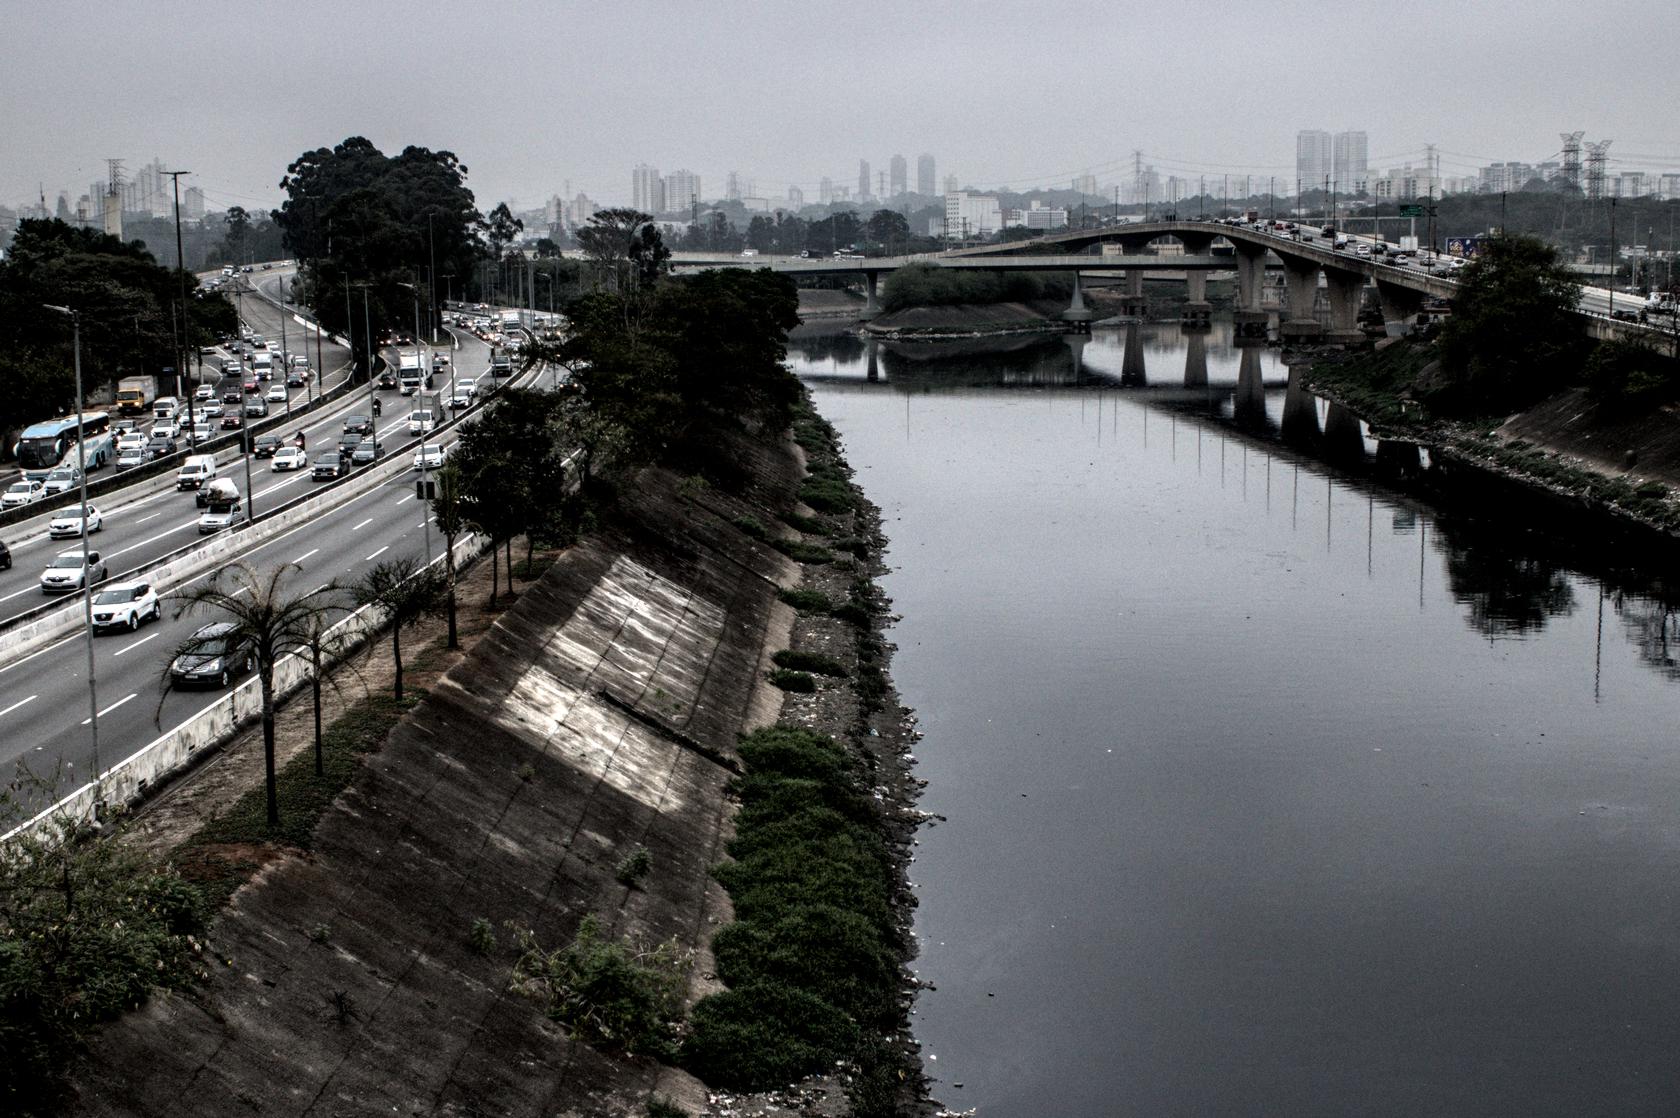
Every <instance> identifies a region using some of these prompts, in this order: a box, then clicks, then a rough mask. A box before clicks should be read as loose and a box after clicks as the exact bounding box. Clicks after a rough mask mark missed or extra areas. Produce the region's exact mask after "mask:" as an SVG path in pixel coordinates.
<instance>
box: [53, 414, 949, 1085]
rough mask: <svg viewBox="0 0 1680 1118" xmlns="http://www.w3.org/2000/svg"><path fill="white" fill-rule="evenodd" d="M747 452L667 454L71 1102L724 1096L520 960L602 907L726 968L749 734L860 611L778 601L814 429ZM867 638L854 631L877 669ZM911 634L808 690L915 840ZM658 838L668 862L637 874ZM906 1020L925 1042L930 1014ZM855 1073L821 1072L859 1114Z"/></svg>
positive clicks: (641, 936)
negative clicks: (203, 976)
mask: <svg viewBox="0 0 1680 1118" xmlns="http://www.w3.org/2000/svg"><path fill="white" fill-rule="evenodd" d="M733 450H734V454H733V457H734V458H735V460H736V461H737V462H738V463H739V465H740V467H741V469H742V473H743V475H744V478H745V485H744V487H742V488H740V489H738V490H736V491H732V492H725V491H723V490H721V489H718V488H714V487H711V486H708V485H705V484H704V483H698V482H697V479H693V478H682V477H677V476H675V475H671V474H669V473H664V472H652V473H650V474H648V475H645V476H644V478H643V479H641V480H640V482H639V483H638V484H637V486H636V487H635V489H634V491H632V492H628V493H626V494H624V502H623V506H624V508H623V512H622V514H621V515H618V516H616V517H614V518H613V519H612V520H611V521H610V522H608V523H605V524H604V525H602V527H601V528H600V530H599V531H598V532H596V533H595V534H594V535H592V536H590V537H589V538H587V539H585V540H584V541H582V542H580V543H579V544H578V545H577V546H575V547H573V548H571V549H569V550H568V551H566V552H564V553H562V554H561V555H560V556H559V557H558V558H557V559H556V561H555V563H554V565H553V566H552V567H551V568H550V569H549V570H548V571H547V572H546V573H545V574H544V575H543V577H542V578H541V579H540V580H538V581H536V582H534V583H532V584H531V585H530V586H529V587H527V588H526V589H525V590H524V592H523V593H522V594H521V596H520V598H519V600H518V602H517V603H516V604H515V605H514V606H513V607H512V608H511V609H510V610H508V611H507V612H506V613H505V614H504V615H502V617H501V618H500V619H498V620H497V621H496V623H495V624H494V626H493V627H492V628H491V630H490V631H489V632H488V633H486V634H485V635H484V637H483V638H482V639H481V640H480V642H479V644H478V645H477V646H476V647H475V648H474V649H472V650H471V652H470V653H468V654H467V655H466V656H465V657H463V658H462V659H461V660H460V662H458V663H456V664H455V665H454V666H453V667H452V668H451V669H450V670H449V671H448V672H447V673H446V674H445V675H444V676H443V677H442V678H441V679H440V680H439V681H437V683H436V684H435V685H434V686H433V687H432V688H431V689H430V691H429V693H428V694H427V696H426V698H425V699H424V701H423V702H422V703H421V704H420V705H419V706H418V707H416V708H415V709H414V710H413V711H412V712H411V713H410V714H409V715H408V716H407V717H405V718H404V719H403V720H402V721H401V722H400V723H399V724H398V725H397V726H396V728H395V729H394V730H393V731H392V732H391V733H390V735H389V736H388V737H387V738H386V740H385V742H384V744H383V746H382V748H380V749H379V750H378V751H376V752H375V753H373V754H371V755H370V756H369V758H368V760H367V762H366V764H365V766H364V768H363V769H362V771H361V772H360V773H359V775H358V776H357V777H356V778H355V779H354V781H353V783H352V784H351V786H350V787H349V789H348V790H347V791H346V792H345V793H344V794H343V795H342V796H340V797H339V798H338V800H337V801H336V802H335V803H334V805H333V806H332V808H331V809H329V811H328V812H327V814H326V816H325V817H324V818H323V820H322V822H321V824H320V826H319V827H318V828H317V830H316V832H315V837H314V842H313V846H312V849H311V850H310V851H308V852H303V851H291V852H285V851H282V852H281V853H280V854H279V856H278V857H277V858H275V859H274V860H272V861H270V862H269V863H268V864H267V865H266V866H265V868H264V869H263V870H262V871H261V872H260V873H259V874H258V876H257V877H256V878H255V879H254V880H252V881H251V882H250V883H249V884H248V885H246V886H245V887H244V888H242V889H241V890H240V891H239V892H238V893H236V894H235V895H234V897H233V900H232V901H231V903H230V905H229V907H228V908H227V909H226V910H225V911H224V913H223V915H222V917H221V918H220V920H219V921H218V923H217V925H216V926H215V928H214V930H213V933H212V948H213V951H214V953H215V956H216V958H217V959H219V960H220V961H221V962H222V965H221V966H220V967H218V968H216V969H215V971H214V972H213V973H212V975H211V976H210V978H209V979H208V980H207V981H206V982H205V983H204V984H203V985H202V986H201V987H200V988H199V989H197V990H196V991H194V992H192V993H191V994H190V995H162V996H158V997H155V998H153V999H152V1000H151V1001H150V1002H148V1003H147V1004H146V1005H145V1006H144V1007H143V1008H141V1009H140V1010H138V1011H136V1012H134V1013H131V1014H129V1015H128V1016H127V1017H125V1018H123V1019H122V1020H120V1021H118V1022H116V1023H114V1024H113V1025H111V1026H110V1027H108V1028H107V1029H105V1030H104V1031H103V1033H102V1035H101V1036H100V1037H99V1038H98V1039H97V1041H96V1042H95V1043H94V1044H93V1045H92V1047H91V1051H90V1052H89V1054H88V1056H87V1058H86V1060H85V1061H84V1062H83V1064H82V1065H81V1066H80V1067H79V1068H78V1069H77V1070H76V1073H75V1077H74V1080H75V1088H76V1099H75V1102H74V1105H73V1106H72V1107H71V1108H70V1109H69V1112H70V1113H77V1114H88V1115H184V1114H204V1115H212V1114H214V1115H221V1114H229V1113H241V1112H245V1111H249V1110H261V1111H262V1112H264V1113H269V1114H298V1115H302V1114H306V1113H320V1112H323V1108H324V1109H325V1110H330V1111H331V1112H332V1113H335V1114H346V1115H349V1114H370V1115H371V1114H374V1113H381V1114H389V1113H393V1112H398V1113H427V1114H462V1115H465V1114H483V1115H488V1114H537V1113H576V1114H596V1113H599V1114H640V1113H644V1112H645V1111H646V1109H647V1106H648V1104H649V1101H650V1100H651V1099H652V1098H653V1097H654V1096H658V1097H660V1098H662V1099H666V1100H670V1101H671V1102H672V1103H674V1104H675V1105H676V1106H678V1107H680V1108H681V1109H682V1110H683V1111H684V1112H686V1113H690V1114H696V1113H700V1112H702V1111H705V1110H707V1109H708V1108H710V1107H711V1106H712V1105H713V1101H712V1100H713V1098H715V1096H714V1095H712V1094H711V1093H710V1092H708V1091H707V1090H706V1088H705V1086H704V1085H703V1084H701V1083H700V1082H699V1081H698V1080H696V1079H694V1078H693V1077H692V1076H690V1075H688V1074H687V1073H685V1072H683V1071H680V1070H678V1069H676V1068H675V1067H673V1066H670V1065H668V1064H664V1063H660V1062H658V1061H655V1060H652V1059H650V1058H647V1057H634V1056H624V1055H622V1054H615V1053H612V1052H610V1051H605V1050H603V1049H601V1048H596V1047H591V1046H589V1045H587V1044H584V1043H581V1042H580V1041H577V1040H574V1039H571V1038H570V1037H569V1036H568V1035H567V1032H566V1030H565V1029H564V1028H563V1027H562V1026H560V1025H559V1024H557V1023H556V1022H555V1021H553V1020H551V1019H550V1017H549V1015H548V1014H547V1013H546V1012H545V1008H544V1006H543V1005H542V1004H540V1003H539V1002H538V1001H537V1000H535V999H533V998H531V997H529V996H527V995H526V994H524V993H521V992H518V991H516V990H515V989H514V988H513V982H512V981H511V975H512V973H513V968H514V966H515V964H516V963H517V962H518V960H519V958H520V957H521V953H522V951H523V950H524V948H523V947H522V946H521V944H520V941H519V939H518V938H517V935H518V934H528V935H529V936H530V937H531V939H532V941H534V942H537V943H540V944H541V945H543V946H545V947H548V948H554V947H557V946H561V945H564V944H565V943H566V942H567V941H568V940H569V939H570V938H571V937H572V936H574V935H575V934H577V932H578V930H579V928H580V926H581V924H582V922H583V920H584V918H585V917H586V916H591V915H592V916H593V917H594V918H595V919H596V920H597V921H599V922H600V924H601V925H602V927H603V929H604V930H605V931H606V932H607V933H608V934H609V935H610V936H612V937H613V938H614V939H621V940H624V941H627V942H630V943H633V944H640V945H653V944H659V943H667V944H673V945H675V947H676V948H677V949H678V950H680V951H681V952H683V953H684V954H685V955H686V956H687V957H688V958H690V959H692V965H691V966H690V967H689V968H688V972H687V973H688V982H687V990H686V998H685V1000H686V1001H687V1002H688V1003H689V1004H692V1003H693V1002H694V1001H696V1000H698V999H699V998H700V997H701V996H703V995H704V994H706V993H709V992H712V991H715V990H717V989H718V988H719V983H718V981H717V979H716V978H715V976H714V975H713V973H712V965H711V961H710V957H709V944H710V940H711V936H712V934H713V933H714V932H715V931H716V930H717V929H718V928H719V927H721V926H722V925H723V924H725V923H727V922H728V921H729V919H730V918H731V910H730V904H729V899H728V896H727V895H726V894H725V893H724V891H723V890H722V888H721V887H720V886H719V885H718V883H717V882H716V881H715V880H714V879H713V877H712V875H711V870H712V867H713V866H714V865H716V864H718V863H719V862H722V861H724V860H725V858H726V851H725V847H726V844H727V842H728V841H729V839H730V837H731V835H732V833H733V823H732V820H733V815H734V801H733V798H732V796H731V794H730V785H731V781H732V780H733V779H734V778H735V777H736V776H737V775H738V773H739V771H740V769H741V762H740V758H739V755H738V753H737V751H736V748H735V746H736V741H737V737H738V735H739V734H740V733H742V732H743V731H745V730H748V729H751V728H754V727H757V726H763V725H767V724H769V723H771V722H773V721H775V720H776V719H777V717H778V715H779V714H781V713H782V699H783V695H782V692H781V691H779V690H777V689H776V688H774V687H772V686H770V685H769V684H768V683H767V681H766V676H767V674H768V671H769V669H770V666H771V665H770V660H769V654H770V653H771V652H772V651H774V650H776V649H778V648H782V647H784V646H786V645H787V644H788V643H789V640H790V634H793V636H792V639H793V640H794V641H796V642H797V641H800V640H808V641H816V642H822V641H823V639H824V638H822V637H821V636H820V635H819V634H818V633H817V632H816V630H818V629H820V630H823V631H825V632H829V634H830V636H833V635H834V633H833V631H831V630H830V629H829V628H828V627H830V626H833V625H837V624H841V623H840V622H838V621H836V619H835V618H833V617H832V616H828V615H825V616H824V617H822V618H820V619H819V618H813V619H805V620H803V621H801V620H800V618H799V617H797V616H796V614H795V611H794V609H793V608H792V607H790V606H789V605H787V604H785V603H783V602H782V601H780V600H779V598H778V594H779V592H780V591H781V590H783V589H784V588H788V587H793V586H796V585H797V584H798V583H799V582H800V580H801V577H802V567H801V564H799V563H797V562H795V561H794V560H793V559H790V558H789V557H788V556H787V555H786V554H784V553H783V549H779V548H778V546H776V541H777V539H778V538H779V537H781V536H784V535H785V536H787V537H789V538H797V537H798V535H799V533H798V532H796V531H795V530H793V529H792V528H782V527H780V524H781V522H780V521H779V520H778V519H777V518H778V517H780V516H782V515H795V516H797V515H799V514H798V513H796V512H794V511H793V510H795V509H797V508H799V506H798V505H797V498H796V494H797V491H798V488H799V484H800V479H801V475H802V469H801V456H800V454H799V452H798V451H797V449H796V448H795V447H794V446H793V445H792V444H791V443H786V442H783V443H778V444H775V445H771V446H764V445H742V446H740V447H737V448H733ZM805 511H806V512H807V513H812V512H813V510H808V509H807V510H805ZM859 515H860V514H859V513H854V512H850V511H848V512H847V513H846V514H845V515H844V516H843V517H839V518H836V517H827V518H825V523H824V524H823V525H822V531H821V534H822V535H824V536H830V537H837V538H844V539H845V540H846V541H847V549H846V551H845V552H844V554H843V557H837V558H836V561H835V562H834V563H833V564H832V570H833V577H835V578H838V579H842V580H845V581H846V585H847V586H848V587H851V586H852V585H853V584H854V583H857V582H859V581H860V580H861V581H863V582H865V583H866V582H867V580H868V570H869V569H870V566H871V565H872V564H873V563H874V562H875V561H876V560H874V559H872V558H871V556H873V555H875V554H877V553H878V543H877V538H876V536H877V534H876V533H875V531H874V529H873V527H872V522H870V521H868V520H867V519H864V520H860V519H858V517H859ZM764 523H774V524H778V530H777V532H776V533H775V534H773V535H772V534H770V533H768V532H766V531H764V530H763V529H762V528H755V526H757V525H762V524H764ZM802 523H806V524H807V526H811V527H815V526H816V521H815V519H814V518H813V520H811V521H802ZM841 533H843V534H844V535H843V536H842V535H840V534H841ZM825 565H827V564H825ZM804 569H811V568H809V567H807V568H804ZM868 617H869V618H873V617H874V614H873V613H871V614H868ZM847 624H850V625H851V627H852V630H853V631H854V632H857V633H868V632H874V631H876V623H875V622H873V621H870V620H867V619H866V620H865V622H864V624H863V625H862V626H859V625H857V624H856V623H855V622H851V623H847ZM801 626H803V628H801ZM843 635H844V633H843V631H842V637H843ZM837 639H838V638H837ZM842 643H843V642H842ZM866 647H869V648H874V646H873V645H868V644H867V642H865V641H862V640H860V639H857V638H855V637H854V639H853V640H852V642H851V653H850V655H851V661H850V662H851V663H853V664H854V665H856V664H857V663H858V659H857V658H858V656H859V655H860V651H861V650H862V649H864V648H866ZM884 651H885V650H884V649H878V650H876V651H875V652H872V653H871V655H872V656H873V657H874V659H873V661H872V665H871V668H872V670H871V672H870V673H869V676H868V678H870V679H871V680H874V681H876V682H875V683H874V684H873V685H872V688H871V696H872V697H871V698H870V700H869V702H868V703H867V704H864V703H861V702H860V701H859V700H858V699H857V698H855V697H851V698H848V697H847V696H849V695H855V692H854V691H853V690H852V686H851V684H846V685H839V684H836V685H835V686H833V687H829V686H825V687H824V688H822V689H821V690H820V691H819V692H818V693H816V694H814V695H810V696H802V700H809V702H810V706H809V708H808V709H807V708H804V707H802V708H801V711H800V712H799V714H798V722H799V723H800V724H807V725H812V726H822V727H828V726H833V727H835V732H836V733H837V734H838V733H841V732H842V731H843V732H844V734H845V736H846V739H847V740H848V741H849V742H852V743H856V742H857V739H858V738H859V737H860V736H862V737H867V738H869V739H871V740H870V741H869V742H868V743H866V744H856V745H855V748H857V749H858V751H859V757H860V761H861V762H862V763H864V764H867V765H868V766H869V769H870V771H871V773H874V774H877V776H878V784H879V787H880V788H881V789H882V796H883V801H884V803H885V804H886V811H887V812H888V814H889V816H890V818H891V819H893V820H896V822H893V823H891V826H892V827H893V829H894V834H895V835H901V836H902V838H901V839H900V845H901V846H903V847H904V848H905V849H907V848H908V841H909V839H908V835H909V833H910V831H911V830H913V828H914V826H915V823H916V822H917V817H916V816H915V815H914V814H913V811H912V809H911V807H910V805H909V800H910V798H911V797H912V796H913V781H912V778H911V777H910V775H909V772H908V761H907V760H906V759H905V757H904V755H903V752H904V751H903V748H902V747H903V743H904V741H905V740H906V735H907V734H908V732H909V731H908V728H907V726H906V724H905V723H904V722H903V716H902V712H899V711H897V709H896V706H894V705H892V704H891V703H890V702H889V701H888V700H887V696H888V695H889V694H890V688H889V687H888V686H887V685H886V684H885V675H884V672H885V662H884ZM853 678H854V680H855V679H861V678H863V674H862V673H861V672H859V673H857V674H856V675H855V676H854V677H853ZM866 705H867V707H868V709H869V711H870V712H871V713H870V715H869V716H868V717H867V718H866V717H865V715H864V714H863V713H862V711H863V709H864V707H865V706H866ZM818 711H826V712H827V713H825V714H820V715H819V714H818V713H816V712H818ZM869 730H875V731H876V732H875V733H874V734H870V733H869ZM635 851H645V852H647V855H648V856H649V857H648V868H647V869H646V871H645V873H643V874H641V875H640V876H639V877H637V878H636V879H634V880H633V881H632V882H628V883H627V882H626V880H625V875H624V873H623V870H622V867H623V865H624V863H625V859H626V857H627V855H628V854H630V853H633V852H635ZM904 893H905V897H904V898H901V903H903V904H904V905H905V908H904V914H903V919H904V921H905V923H906V926H907V925H908V920H909V916H908V907H907V902H908V891H907V889H906V890H904ZM907 996H908V994H907ZM891 1040H892V1042H893V1043H895V1044H898V1045H899V1046H900V1048H901V1050H902V1051H903V1052H904V1053H905V1057H906V1060H907V1061H908V1060H909V1059H911V1058H912V1057H913V1052H912V1050H911V1049H910V1048H909V1047H907V1045H908V1033H907V1032H904V1033H901V1034H899V1035H897V1036H895V1037H894V1038H891ZM905 1066H912V1065H910V1064H908V1063H907V1064H906V1065H905ZM848 1074H849V1073H848V1072H847V1071H845V1070H841V1071H837V1072H836V1073H835V1074H834V1075H833V1076H832V1077H831V1079H830V1080H824V1081H813V1082H812V1083H809V1084H806V1085H804V1086H803V1087H801V1088H800V1090H799V1091H797V1092H795V1094H796V1095H799V1096H801V1097H803V1096H806V1095H812V1096H825V1097H828V1098H829V1099H830V1101H829V1102H828V1103H825V1104H823V1105H824V1106H825V1110H824V1112H825V1113H833V1112H835V1111H834V1109H833V1107H834V1106H835V1104H836V1100H838V1098H839V1096H840V1095H842V1094H843V1093H844V1090H845V1088H846V1087H847V1078H848ZM909 1084H910V1090H911V1092H912V1095H913V1094H915V1093H916V1080H915V1078H914V1077H911V1078H909Z"/></svg>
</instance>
